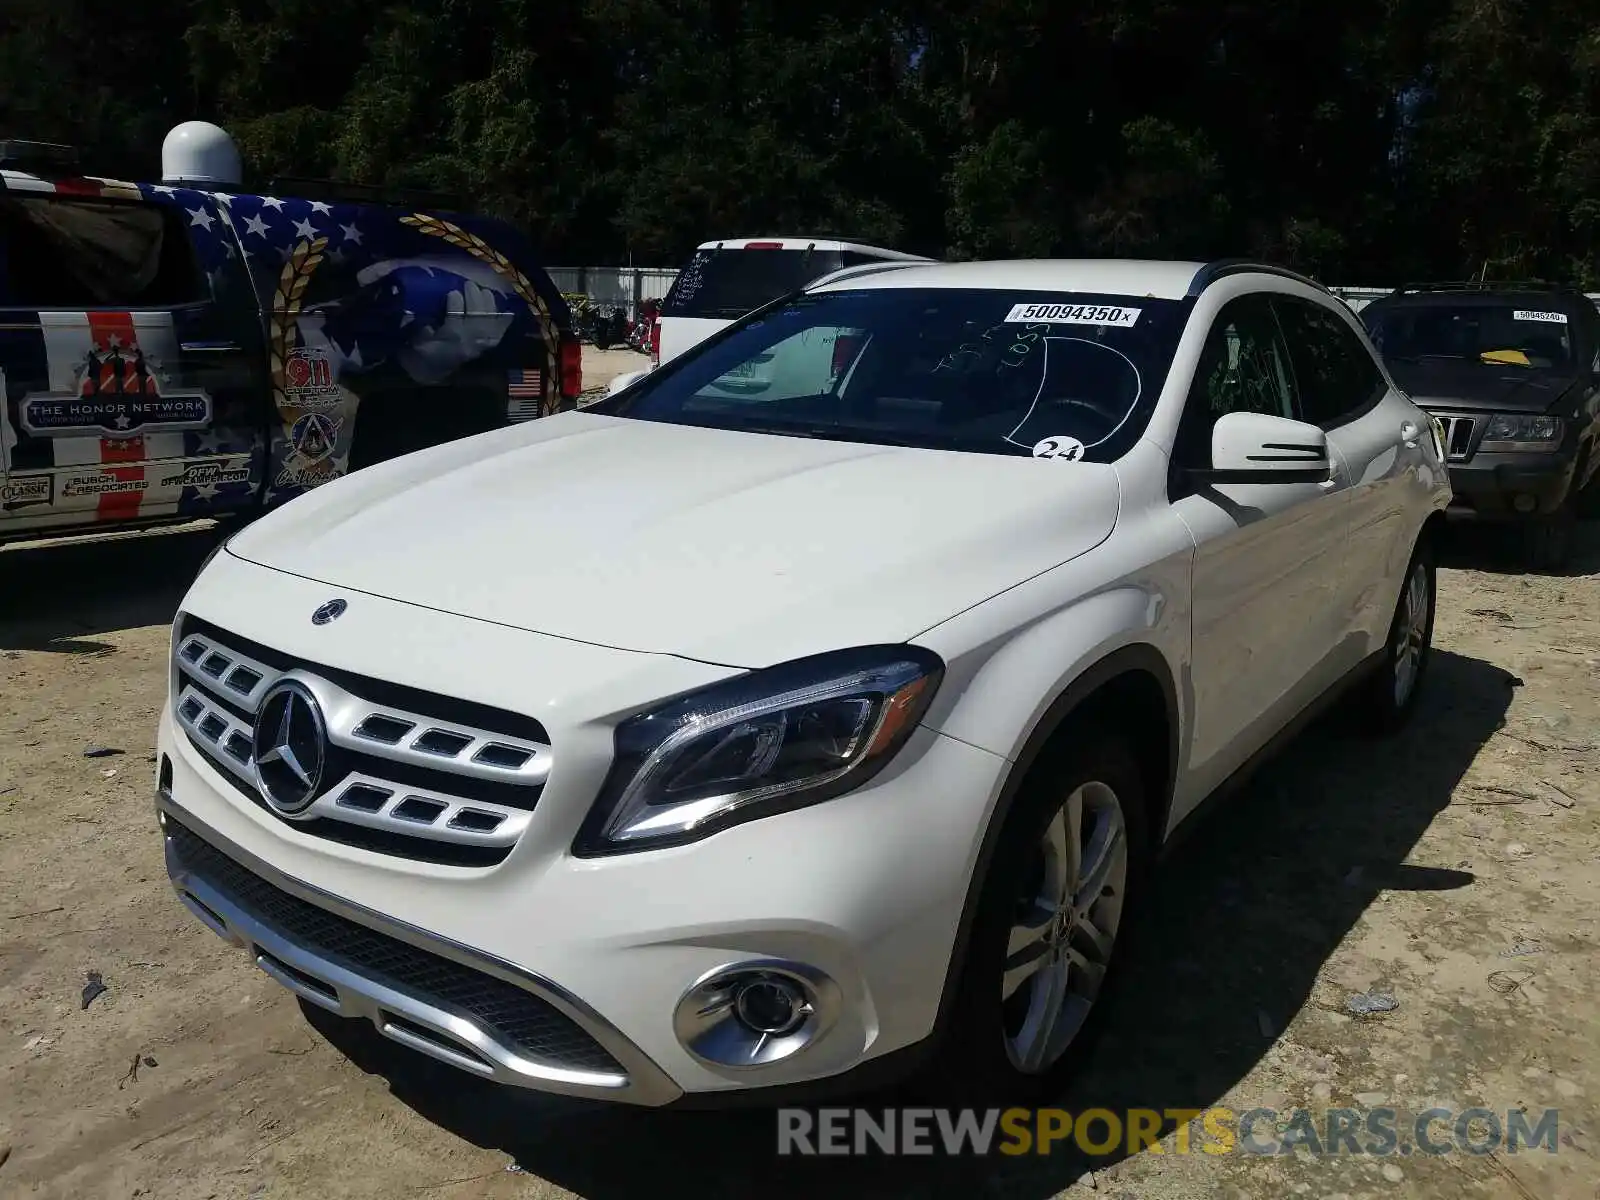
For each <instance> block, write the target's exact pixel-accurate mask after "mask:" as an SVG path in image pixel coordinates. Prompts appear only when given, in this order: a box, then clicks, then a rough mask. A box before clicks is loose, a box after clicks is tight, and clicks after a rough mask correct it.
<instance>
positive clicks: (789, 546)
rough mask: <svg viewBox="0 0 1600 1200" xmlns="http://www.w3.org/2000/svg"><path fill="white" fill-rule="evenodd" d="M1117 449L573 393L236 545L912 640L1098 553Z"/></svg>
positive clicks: (427, 576)
mask: <svg viewBox="0 0 1600 1200" xmlns="http://www.w3.org/2000/svg"><path fill="white" fill-rule="evenodd" d="M1117 505H1118V485H1117V476H1116V472H1115V470H1114V468H1112V467H1110V466H1105V465H1100V464H1091V463H1070V464H1066V463H1060V462H1057V461H1055V460H1054V459H1035V458H1028V457H1009V456H1002V455H984V454H959V453H953V452H948V451H939V450H918V449H905V448H899V447H882V446H866V445H857V444H852V443H844V442H830V441H821V440H814V439H808V438H799V437H778V436H771V435H763V434H750V433H734V432H728V431H724V430H712V429H697V428H693V427H689V426H678V425H667V424H662V423H657V422H646V421H635V420H628V419H624V418H619V417H607V416H600V415H597V414H590V413H582V412H573V413H564V414H561V415H559V416H553V417H546V418H543V419H541V420H539V421H534V422H530V423H528V424H526V425H521V426H517V427H516V428H513V429H508V430H499V431H496V432H494V433H489V434H484V435H481V436H478V437H473V438H467V439H464V440H461V441H457V442H451V443H447V444H446V445H443V446H438V447H435V448H434V449H431V450H426V451H423V452H421V453H419V454H413V455H408V456H406V457H405V458H401V459H396V460H394V461H392V462H388V463H384V464H382V465H379V466H376V467H369V468H367V469H365V470H362V471H358V472H356V473H354V474H352V475H349V476H346V477H345V478H343V479H340V480H337V481H335V482H333V483H329V484H325V485H323V486H322V487H319V488H317V489H315V490H313V491H311V492H308V493H306V494H305V495H304V496H302V497H301V498H299V499H297V500H294V501H292V502H290V503H289V504H287V505H285V506H284V507H283V508H281V509H278V510H276V511H275V512H273V513H270V514H268V515H267V516H265V517H263V518H262V519H261V520H260V521H257V522H256V523H255V524H253V525H250V526H248V527H246V529H245V530H244V531H243V532H242V533H240V534H239V535H237V536H236V537H235V538H234V539H233V541H232V542H230V543H229V549H230V552H231V553H233V554H235V555H237V556H238V557H240V558H243V559H246V560H248V561H250V562H254V563H257V564H259V565H261V566H265V567H270V568H274V569H276V570H280V571H286V572H289V573H292V574H295V575H299V576H303V577H306V578H310V579H314V580H317V581H319V582H321V583H325V584H327V585H328V586H329V588H330V589H346V590H349V591H352V592H366V593H371V594H376V595H381V596H386V597H390V598H393V599H398V600H404V601H409V602H412V603H415V604H419V605H424V606H426V607H428V608H432V609H438V610H441V611H445V612H450V613H455V614H459V615H461V616H466V617H474V618H478V619H481V620H485V621H493V622H496V623H498V624H503V625H509V626H514V627H516V628H518V629H525V630H529V631H532V632H536V633H544V634H551V635H554V636H557V637H563V638H570V639H575V640H579V641H584V642H591V643H595V644H598V645H603V646H611V647H615V648H618V649H625V650H638V651H646V652H655V653H665V654H676V655H681V656H683V657H688V658H695V659H699V660H702V661H706V662H712V663H718V664H723V665H728V666H736V667H750V668H754V667H760V666H768V665H771V664H773V663H776V662H782V661H785V660H787V659H791V658H798V657H801V656H803V655H806V654H811V653H818V652H821V651H824V650H833V649H840V648H843V647H847V646H853V645H867V644H873V643H884V642H900V641H904V640H906V639H908V638H911V637H914V636H915V635H917V634H919V633H921V632H923V631H924V630H926V629H929V628H930V627H932V626H934V625H937V624H939V623H940V622H941V621H944V620H946V619H947V618H949V617H951V616H953V615H955V614H956V613H958V612H961V611H962V610H963V609H966V608H969V607H971V606H972V605H974V604H977V603H979V602H980V601H982V600H985V599H988V598H989V597H990V596H993V595H995V594H996V593H998V592H1001V591H1003V590H1005V589H1006V588H1009V587H1012V586H1014V585H1015V584H1017V583H1020V582H1022V581H1023V580H1026V579H1028V578H1030V577H1032V576H1034V575H1037V574H1039V573H1040V572H1042V571H1046V570H1049V569H1050V568H1052V567H1055V566H1058V565H1060V564H1061V563H1063V562H1066V561H1067V560H1069V559H1071V558H1074V557H1076V556H1077V555H1080V554H1083V553H1084V552H1085V551H1087V550H1090V549H1092V548H1094V547H1095V546H1096V545H1098V544H1099V543H1100V542H1102V541H1104V540H1105V539H1106V537H1107V536H1109V534H1110V533H1111V530H1112V527H1113V526H1114V525H1115V524H1116V518H1117Z"/></svg>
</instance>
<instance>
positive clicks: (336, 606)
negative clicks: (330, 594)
mask: <svg viewBox="0 0 1600 1200" xmlns="http://www.w3.org/2000/svg"><path fill="white" fill-rule="evenodd" d="M349 607H350V606H349V605H348V604H346V603H345V602H344V601H343V600H329V601H328V602H327V603H326V604H324V605H322V606H321V607H320V608H318V609H317V611H316V612H314V613H312V614H311V623H312V624H313V625H326V624H327V623H328V622H329V621H337V620H338V619H339V618H340V617H341V616H342V615H344V610H345V609H347V608H349Z"/></svg>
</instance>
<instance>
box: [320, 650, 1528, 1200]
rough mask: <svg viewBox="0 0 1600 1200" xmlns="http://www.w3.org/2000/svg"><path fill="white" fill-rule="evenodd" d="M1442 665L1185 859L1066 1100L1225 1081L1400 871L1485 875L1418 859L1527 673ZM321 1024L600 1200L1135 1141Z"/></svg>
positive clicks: (964, 1179) (1304, 755)
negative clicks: (524, 1080)
mask: <svg viewBox="0 0 1600 1200" xmlns="http://www.w3.org/2000/svg"><path fill="white" fill-rule="evenodd" d="M1429 669H1430V676H1429V679H1428V685H1427V687H1426V689H1425V692H1424V696H1423V701H1422V703H1421V706H1420V708H1419V711H1418V712H1417V714H1416V718H1415V721H1414V723H1413V724H1412V725H1411V726H1410V727H1409V729H1408V730H1407V731H1406V732H1405V733H1404V734H1403V735H1401V736H1399V737H1397V738H1394V739H1391V740H1388V741H1382V742H1376V743H1372V742H1367V741H1365V740H1362V741H1357V740H1356V738H1357V737H1358V735H1357V734H1355V733H1354V732H1353V731H1351V730H1350V729H1349V728H1348V727H1347V726H1348V723H1349V720H1350V717H1349V716H1348V715H1338V714H1336V715H1335V716H1332V717H1330V718H1328V719H1326V720H1324V721H1323V722H1321V723H1319V724H1318V725H1317V726H1315V727H1313V728H1312V729H1311V730H1309V731H1308V732H1307V733H1306V734H1305V735H1303V736H1302V737H1300V738H1298V739H1297V740H1296V741H1294V742H1293V743H1291V745H1290V746H1289V747H1288V748H1287V749H1286V751H1285V752H1284V753H1283V754H1282V755H1280V756H1279V757H1278V758H1277V759H1275V760H1274V761H1272V762H1270V763H1268V764H1266V765H1265V766H1264V767H1263V768H1262V770H1261V772H1260V773H1259V774H1258V775H1257V776H1256V778H1255V780H1254V782H1253V783H1251V784H1250V785H1249V786H1248V787H1247V788H1246V789H1245V790H1243V791H1242V792H1241V793H1239V794H1238V795H1236V796H1235V797H1233V798H1232V799H1231V801H1230V802H1228V803H1227V804H1225V805H1223V806H1221V807H1220V808H1219V809H1218V810H1217V811H1216V812H1215V813H1214V814H1213V815H1211V816H1210V817H1209V818H1207V819H1206V820H1205V821H1204V823H1203V824H1202V826H1201V827H1200V828H1199V829H1198V830H1197V831H1196V832H1195V834H1194V835H1193V836H1192V838H1190V839H1189V840H1188V841H1187V842H1186V843H1185V844H1184V845H1183V846H1182V848H1181V849H1180V850H1179V852H1178V853H1177V854H1176V855H1175V856H1174V858H1173V859H1172V860H1171V861H1170V862H1169V863H1168V864H1167V865H1166V867H1165V868H1164V869H1163V871H1162V873H1161V876H1160V878H1159V880H1158V883H1157V886H1156V894H1155V896H1154V903H1153V904H1152V905H1151V913H1152V915H1153V917H1154V918H1155V919H1154V920H1152V921H1151V922H1150V923H1149V924H1148V927H1147V928H1146V930H1145V931H1144V935H1143V942H1142V944H1141V945H1139V946H1137V947H1134V948H1133V949H1132V953H1133V957H1132V958H1131V959H1130V960H1128V963H1127V967H1128V970H1127V973H1126V975H1125V976H1124V978H1123V987H1122V988H1121V989H1120V990H1121V994H1120V996H1118V997H1117V1003H1116V1005H1115V1007H1114V1008H1113V1009H1111V1010H1110V1011H1109V1012H1108V1013H1107V1016H1108V1018H1109V1020H1108V1022H1107V1027H1106V1029H1105V1036H1104V1037H1103V1039H1102V1041H1101V1042H1100V1044H1099V1045H1098V1047H1097V1048H1096V1050H1095V1052H1094V1054H1093V1055H1092V1056H1091V1057H1090V1059H1089V1061H1088V1062H1087V1064H1086V1067H1085V1069H1084V1071H1083V1072H1082V1073H1081V1075H1080V1076H1079V1077H1078V1078H1077V1079H1076V1080H1075V1082H1074V1083H1073V1084H1072V1085H1071V1086H1070V1088H1069V1089H1068V1090H1067V1093H1066V1094H1065V1095H1063V1096H1062V1097H1061V1098H1060V1099H1059V1101H1058V1103H1059V1104H1060V1105H1061V1106H1062V1107H1065V1108H1068V1109H1070V1110H1073V1111H1082V1110H1084V1109H1086V1108H1089V1107H1105V1108H1110V1109H1112V1110H1119V1109H1126V1108H1129V1107H1141V1108H1154V1109H1157V1110H1161V1111H1165V1110H1167V1109H1184V1108H1188V1109H1205V1108H1207V1107H1209V1106H1212V1105H1214V1104H1216V1103H1218V1102H1219V1101H1220V1099H1221V1098H1222V1097H1223V1096H1224V1095H1225V1094H1226V1093H1227V1092H1228V1090H1229V1089H1230V1088H1232V1087H1233V1086H1234V1085H1236V1084H1237V1083H1238V1082H1239V1081H1240V1080H1242V1079H1243V1078H1245V1076H1246V1075H1247V1074H1248V1073H1249V1072H1250V1070H1251V1069H1252V1068H1253V1067H1254V1066H1255V1065H1256V1064H1257V1063H1258V1062H1259V1061H1260V1059H1261V1058H1262V1056H1263V1055H1264V1054H1265V1053H1266V1052H1267V1051H1268V1050H1269V1049H1270V1048H1271V1046H1272V1045H1273V1042H1274V1038H1275V1036H1276V1035H1275V1031H1278V1030H1282V1029H1284V1028H1285V1027H1286V1026H1287V1025H1288V1023H1289V1021H1290V1020H1291V1018H1293V1017H1294V1015H1295V1014H1296V1013H1297V1012H1298V1011H1299V1010H1300V1008H1301V1007H1302V1006H1303V1005H1305V1004H1306V1003H1307V1002H1308V1000H1309V999H1310V998H1311V995H1312V990H1313V988H1314V987H1315V985H1316V980H1317V973H1318V971H1319V969H1320V968H1321V967H1322V965H1323V964H1324V962H1325V961H1326V960H1327V959H1328V957H1329V955H1330V954H1332V952H1333V951H1334V949H1335V948H1336V947H1337V946H1338V945H1339V943H1340V941H1341V939H1343V938H1344V936H1345V935H1346V934H1347V933H1348V932H1349V930H1350V929H1351V927H1352V925H1353V924H1354V923H1355V922H1356V921H1357V919H1358V918H1359V917H1360V916H1361V914H1362V913H1363V912H1364V911H1365V910H1366V909H1367V907H1368V906H1369V905H1370V904H1372V903H1373V902H1374V900H1375V899H1376V898H1377V897H1378V896H1379V895H1380V894H1381V893H1382V892H1383V891H1385V890H1416V889H1427V890H1440V889H1450V888H1460V887H1470V886H1472V885H1473V883H1474V879H1473V876H1472V875H1470V874H1468V873H1466V872H1463V871H1455V870H1451V869H1449V864H1434V865H1426V866H1418V865H1407V864H1406V862H1405V860H1406V858H1407V856H1408V855H1409V854H1410V852H1411V851H1412V849H1413V847H1414V846H1415V845H1416V843H1417V841H1418V839H1419V838H1420V837H1421V835H1422V833H1423V832H1424V830H1425V829H1426V828H1427V827H1428V825H1429V823H1430V822H1431V821H1432V820H1433V818H1434V817H1435V815H1436V814H1438V813H1439V811H1440V810H1441V809H1443V808H1444V807H1445V806H1447V805H1448V804H1449V803H1450V799H1451V794H1452V791H1453V790H1454V788H1455V785H1456V784H1457V782H1458V781H1459V780H1460V778H1461V777H1462V775H1463V773H1464V772H1465V771H1466V770H1467V768H1468V767H1469V765H1470V764H1471V763H1472V761H1473V758H1474V756H1475V755H1476V754H1477V752H1478V750H1479V749H1480V747H1482V746H1483V745H1484V743H1485V742H1486V741H1487V740H1488V739H1489V738H1490V736H1491V735H1492V734H1493V733H1494V731H1495V730H1496V729H1498V728H1500V727H1501V725H1502V724H1503V718H1504V714H1505V712H1506V710H1507V708H1508V706H1509V703H1510V700H1511V696H1512V688H1513V686H1514V684H1513V677H1512V676H1511V675H1509V674H1508V673H1507V672H1505V671H1502V670H1500V669H1499V668H1497V667H1493V666H1491V665H1489V664H1487V663H1484V662H1481V661H1479V660H1477V659H1472V658H1467V657H1463V656H1461V655H1457V654H1451V653H1446V652H1442V651H1441V652H1436V654H1435V655H1434V658H1433V661H1432V663H1431V666H1430V668H1429ZM1356 868H1359V869H1360V870H1359V872H1356V870H1355V869H1356ZM313 1011H315V1010H313ZM1263 1022H1266V1024H1267V1027H1266V1028H1264V1027H1263ZM315 1024H316V1025H317V1027H318V1028H319V1029H320V1030H321V1031H322V1032H323V1033H324V1035H325V1036H328V1037H329V1039H330V1040H331V1041H333V1042H334V1044H335V1045H336V1046H337V1047H338V1048H339V1049H340V1050H341V1051H343V1052H344V1053H345V1054H347V1055H348V1056H349V1057H351V1058H352V1060H354V1061H355V1062H356V1063H357V1064H358V1065H360V1066H362V1067H363V1068H364V1069H366V1070H368V1071H372V1072H375V1073H378V1074H381V1075H383V1076H385V1077H386V1079H387V1081H388V1084H389V1086H390V1088H391V1090H392V1092H393V1093H394V1095H395V1096H397V1097H398V1098H399V1099H400V1100H402V1101H403V1102H404V1103H406V1104H407V1105H409V1106H411V1107H412V1108H413V1109H415V1110H416V1111H417V1112H418V1113H420V1114H421V1115H423V1116H424V1117H426V1118H428V1119H429V1120H431V1121H434V1122H435V1123H437V1124H439V1125H441V1126H443V1127H444V1128H446V1129H448V1130H451V1131H453V1132H454V1133H456V1134H457V1135H459V1136H461V1137H463V1138H465V1139H467V1140H468V1141H471V1142H473V1143H475V1144H477V1145H479V1146H482V1147H485V1148H492V1149H498V1150H502V1151H504V1152H505V1153H507V1154H508V1155H510V1156H511V1157H512V1158H513V1159H514V1160H515V1162H517V1163H518V1164H520V1165H521V1166H522V1167H523V1168H524V1169H526V1170H527V1171H529V1172H531V1173H532V1174H533V1175H536V1176H539V1177H542V1178H544V1179H547V1180H549V1181H550V1182H552V1183H555V1184H557V1185H559V1186H561V1187H563V1188H566V1189H568V1190H570V1191H573V1192H575V1193H577V1194H578V1195H580V1196H584V1197H588V1198H590V1200H613V1198H617V1200H621V1198H623V1197H628V1198H631V1197H634V1196H638V1195H643V1194H646V1193H648V1192H649V1191H651V1190H654V1189H659V1188H661V1187H662V1186H664V1185H670V1181H671V1180H674V1179H677V1180H681V1181H683V1182H684V1183H685V1184H688V1185H689V1186H692V1187H693V1190H694V1191H695V1193H696V1194H697V1195H700V1196H704V1197H708V1198H710V1197H718V1196H728V1197H739V1198H741V1200H742V1198H743V1197H746V1196H749V1195H752V1194H757V1195H761V1196H763V1197H766V1198H768V1200H784V1198H786V1197H790V1196H793V1197H796V1198H801V1197H804V1198H805V1200H813V1198H814V1197H815V1195H816V1194H817V1191H816V1189H817V1188H818V1187H819V1186H821V1187H825V1188H827V1192H826V1194H828V1195H830V1196H834V1197H850V1196H861V1197H869V1196H870V1197H882V1196H906V1197H913V1196H914V1197H931V1196H952V1197H955V1196H961V1197H967V1196H972V1195H975V1194H982V1195H989V1196H1008V1197H1018V1198H1019V1200H1042V1198H1044V1197H1048V1196H1053V1195H1055V1194H1056V1193H1057V1192H1059V1191H1060V1190H1062V1189H1063V1188H1065V1187H1067V1186H1068V1185H1069V1184H1071V1183H1072V1182H1073V1181H1074V1180H1075V1179H1077V1178H1078V1177H1079V1176H1080V1175H1081V1174H1082V1173H1083V1171H1084V1170H1085V1169H1086V1167H1088V1166H1091V1165H1092V1166H1093V1167H1094V1168H1095V1169H1096V1170H1104V1169H1106V1168H1107V1167H1109V1166H1110V1165H1112V1164H1113V1163H1114V1162H1115V1161H1116V1160H1117V1157H1118V1156H1119V1155H1118V1152H1113V1153H1112V1154H1111V1155H1109V1156H1107V1157H1102V1158H1100V1159H1097V1160H1096V1161H1094V1162H1093V1163H1089V1162H1087V1161H1086V1160H1084V1159H1082V1158H1081V1157H1077V1156H1076V1154H1075V1152H1074V1153H1073V1154H1071V1155H1069V1153H1067V1152H1065V1151H1063V1150H1062V1149H1061V1146H1058V1147H1057V1151H1058V1152H1057V1153H1054V1154H1052V1155H1050V1156H1048V1157H1037V1156H1035V1157H1031V1158H1004V1157H1002V1156H999V1155H994V1156H991V1157H989V1158H987V1159H976V1158H972V1157H967V1158H959V1159H953V1160H952V1159H949V1158H945V1157H943V1156H939V1157H936V1158H898V1159H890V1158H886V1157H878V1156H875V1157H871V1158H861V1159H854V1158H852V1159H841V1158H820V1157H819V1158H803V1157H802V1158H796V1157H779V1156H778V1155H777V1153H776V1148H777V1144H778V1139H777V1128H778V1126H777V1120H776V1117H775V1116H774V1115H773V1113H772V1112H771V1111H765V1112H763V1111H760V1110H746V1111H733V1112H725V1113H716V1112H709V1113H708V1112H650V1111H646V1110H638V1109H627V1108H621V1107H616V1108H612V1107H607V1106H599V1105H586V1104H579V1103H574V1102H570V1101H561V1100H556V1099H551V1098H545V1097H540V1096H535V1095H527V1094H522V1093H513V1092H510V1091H501V1090H496V1089H494V1088H492V1087H490V1086H488V1085H485V1084H482V1083H481V1082H479V1081H477V1080H472V1079H468V1078H465V1077H462V1076H461V1075H460V1074H459V1073H458V1072H455V1071H452V1070H451V1069H449V1068H445V1067H440V1066H436V1065H434V1064H432V1063H431V1062H428V1061H427V1060H423V1059H420V1058H418V1057H416V1056H414V1055H411V1054H410V1053H409V1052H407V1051H403V1050H400V1049H399V1048H397V1047H394V1046H392V1045H391V1044H389V1043H387V1042H384V1041H383V1040H382V1039H381V1038H379V1037H378V1036H377V1035H376V1033H374V1032H372V1031H371V1029H370V1027H369V1026H367V1025H365V1024H364V1023H360V1024H357V1023H352V1022H346V1021H341V1020H339V1019H338V1018H333V1017H328V1016H326V1015H320V1014H319V1015H318V1016H317V1018H316V1020H315ZM886 1102H887V1101H886V1100H885V1099H884V1098H882V1097H871V1098H862V1099H859V1100H856V1101H853V1103H856V1104H859V1105H860V1106H862V1107H868V1108H878V1107H881V1106H882V1105H883V1104H884V1103H886ZM1062 1145H1065V1143H1062ZM1125 1149H1126V1147H1125V1145H1124V1148H1123V1153H1125ZM1113 1190H1114V1185H1113Z"/></svg>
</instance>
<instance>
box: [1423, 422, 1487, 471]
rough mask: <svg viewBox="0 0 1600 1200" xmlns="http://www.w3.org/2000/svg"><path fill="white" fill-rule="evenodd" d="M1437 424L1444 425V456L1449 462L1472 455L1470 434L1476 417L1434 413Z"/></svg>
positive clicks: (1476, 423) (1474, 426)
mask: <svg viewBox="0 0 1600 1200" xmlns="http://www.w3.org/2000/svg"><path fill="white" fill-rule="evenodd" d="M1433 415H1434V416H1435V417H1437V418H1438V420H1439V424H1441V425H1443V426H1444V447H1445V457H1446V458H1447V459H1448V460H1449V461H1451V462H1459V461H1461V460H1462V459H1464V458H1469V457H1471V455H1472V434H1473V432H1474V430H1475V429H1476V428H1477V425H1478V420H1477V418H1476V417H1455V416H1449V415H1447V414H1444V413H1434V414H1433Z"/></svg>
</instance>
